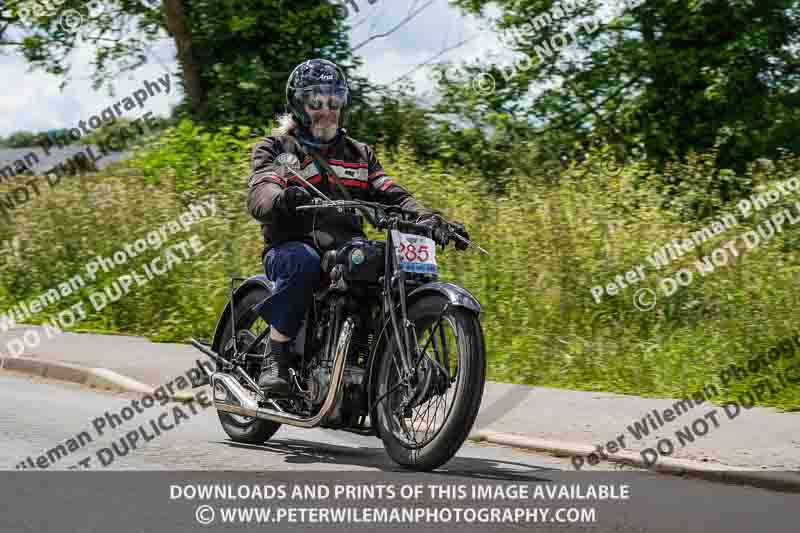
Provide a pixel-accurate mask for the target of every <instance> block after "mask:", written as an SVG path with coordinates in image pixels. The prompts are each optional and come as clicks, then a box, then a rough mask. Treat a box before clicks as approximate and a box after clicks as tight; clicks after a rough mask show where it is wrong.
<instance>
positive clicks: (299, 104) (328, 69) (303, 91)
mask: <svg viewBox="0 0 800 533" xmlns="http://www.w3.org/2000/svg"><path fill="white" fill-rule="evenodd" d="M314 94H316V95H319V94H324V95H336V96H338V97H339V99H340V101H341V105H342V107H341V113H340V116H339V127H340V128H341V126H342V124H343V123H344V110H345V108H346V107H347V106H349V105H350V104H351V102H352V98H351V96H350V88H349V86H348V85H347V78H345V75H344V71H342V69H341V68H340V67H339V66H338V65H336V63H333V62H331V61H328V60H325V59H311V60H309V61H306V62H304V63H301V64H299V65H297V67H295V69H294V70H293V71H292V73H291V74H290V75H289V80H288V81H287V82H286V108H287V111H288V112H289V113H291V115H292V116H293V117H294V118H295V120H297V122H298V124H300V125H301V126H302V128H303V129H306V130H307V129H308V128H310V127H311V117H309V116H308V113H306V111H305V105H304V103H303V102H304V98H306V97H308V96H309V95H314Z"/></svg>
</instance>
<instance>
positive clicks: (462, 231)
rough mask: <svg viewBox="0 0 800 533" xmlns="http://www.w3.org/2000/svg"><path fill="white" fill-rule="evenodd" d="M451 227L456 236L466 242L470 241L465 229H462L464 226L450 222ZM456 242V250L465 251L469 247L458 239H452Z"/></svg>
mask: <svg viewBox="0 0 800 533" xmlns="http://www.w3.org/2000/svg"><path fill="white" fill-rule="evenodd" d="M450 225H451V226H453V230H454V231H455V233H456V234H457V235H461V236H462V237H464V238H465V239H467V240H470V238H469V233H467V228H465V227H464V224H461V223H460V222H451V223H450ZM453 240H454V241H455V242H456V250H466V249H467V248H468V247H469V244H467V243H465V242H464V241H462V240H459V239H453Z"/></svg>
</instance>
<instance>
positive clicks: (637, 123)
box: [439, 0, 800, 170]
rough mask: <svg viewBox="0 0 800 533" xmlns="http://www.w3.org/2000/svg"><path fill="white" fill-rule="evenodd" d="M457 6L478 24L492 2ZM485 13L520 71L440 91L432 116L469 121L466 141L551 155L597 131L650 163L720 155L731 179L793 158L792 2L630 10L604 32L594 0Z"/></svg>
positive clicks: (667, 4)
mask: <svg viewBox="0 0 800 533" xmlns="http://www.w3.org/2000/svg"><path fill="white" fill-rule="evenodd" d="M453 3H454V4H456V5H458V6H460V7H462V8H463V9H464V10H466V11H469V12H472V13H481V12H482V11H483V10H484V9H485V8H486V6H488V5H489V4H490V3H492V2H490V1H489V0H453ZM493 3H496V4H497V5H499V7H500V8H501V13H502V14H501V16H500V18H499V19H498V23H497V26H498V29H499V30H500V31H501V32H503V34H504V35H506V36H508V37H510V38H509V39H508V41H507V45H508V47H509V48H510V49H512V50H513V51H514V52H516V54H517V55H516V58H517V59H516V60H517V62H516V63H515V64H514V66H513V67H512V68H505V69H504V68H502V67H501V66H500V65H499V64H497V63H496V62H491V61H490V62H481V63H476V64H471V65H464V66H463V69H462V70H463V75H462V76H461V77H460V78H458V79H456V80H455V82H454V83H453V80H450V79H448V80H446V83H444V82H443V83H442V91H443V93H444V99H443V101H442V104H441V105H440V107H439V111H440V112H442V113H451V114H455V115H456V116H459V117H461V118H462V119H463V118H464V117H467V118H468V122H467V123H468V125H469V126H470V127H471V128H472V129H470V128H466V129H465V131H466V132H467V134H468V133H469V131H475V129H477V130H479V131H487V130H489V131H499V132H500V133H502V134H508V133H509V132H511V133H515V134H519V133H520V132H521V133H522V138H525V137H528V138H531V137H532V138H534V139H535V140H536V141H537V142H538V143H539V144H543V145H551V146H559V145H571V144H573V143H574V142H575V141H576V140H578V139H581V138H584V137H586V136H587V135H588V134H589V133H592V134H599V135H601V136H602V137H603V138H606V139H608V140H609V141H611V143H612V145H613V146H615V147H616V148H617V149H618V150H619V153H620V155H623V154H629V153H630V152H631V151H632V150H633V149H634V148H636V147H640V148H642V149H643V150H644V152H645V153H646V155H647V157H648V158H650V159H652V160H654V161H656V162H658V163H659V165H661V164H663V163H664V162H665V161H668V160H670V159H674V158H684V157H685V156H686V155H687V154H688V153H690V152H691V151H705V150H707V149H709V148H711V147H713V146H714V145H715V144H718V145H719V156H718V161H717V162H718V164H719V165H720V166H723V167H731V168H736V169H737V170H742V169H743V167H744V165H745V164H746V163H747V162H749V161H753V160H754V159H756V158H758V157H762V156H767V157H771V156H775V155H776V153H777V151H778V150H779V149H780V148H781V147H786V148H789V149H791V150H794V151H800V106H798V105H797V104H798V103H800V93H798V90H797V87H798V82H800V31H798V30H800V2H798V0H773V1H770V2H753V1H750V0H643V1H642V0H639V1H636V2H635V3H634V2H631V1H629V2H627V4H628V6H621V5H620V4H617V5H616V6H615V7H614V12H615V16H613V18H611V19H610V20H608V21H606V22H602V21H600V20H599V19H598V18H597V17H598V13H600V11H599V8H600V7H601V3H600V2H597V1H592V0H589V1H586V2H578V1H577V0H569V1H564V2H560V3H557V2H553V1H552V0H493ZM487 74H488V75H490V76H491V77H492V79H493V80H494V83H495V84H496V87H495V89H494V91H493V92H491V93H489V92H487V93H486V94H480V91H478V94H476V91H475V90H474V88H473V87H471V86H470V81H471V80H474V79H475V78H476V77H478V76H486V75H487ZM541 85H544V86H545V88H541V89H539V88H537V86H541ZM547 85H550V86H549V87H547ZM526 130H529V131H531V135H526V134H525V131H526Z"/></svg>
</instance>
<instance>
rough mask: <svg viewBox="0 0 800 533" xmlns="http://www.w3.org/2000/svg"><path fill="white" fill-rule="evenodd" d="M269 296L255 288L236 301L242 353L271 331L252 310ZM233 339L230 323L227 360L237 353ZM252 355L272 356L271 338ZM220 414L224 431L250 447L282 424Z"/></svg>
mask: <svg viewBox="0 0 800 533" xmlns="http://www.w3.org/2000/svg"><path fill="white" fill-rule="evenodd" d="M267 296H269V293H268V292H267V291H266V290H264V289H262V288H253V289H251V290H250V291H248V292H247V293H246V294H245V295H244V296H243V297H236V298H235V305H234V309H233V314H234V317H235V318H236V332H237V336H236V342H237V346H236V347H237V348H238V350H239V352H240V353H241V351H242V350H244V348H245V347H246V344H249V341H252V340H255V338H256V337H257V336H258V335H259V334H260V333H261V332H262V331H264V330H265V329H267V328H269V324H267V323H266V322H265V321H264V319H263V318H261V317H260V316H259V315H258V314H257V313H256V312H254V311H252V307H253V306H254V305H256V304H258V303H260V302H262V301H264V299H265V298H267ZM232 338H233V335H232V333H231V324H230V322H229V323H228V324H227V326H226V328H225V331H224V333H223V335H222V338H221V340H220V344H219V349H220V352H221V355H222V356H223V357H225V358H226V359H230V358H231V356H232V354H233V342H232ZM251 353H258V354H262V355H265V356H266V354H268V353H269V335H267V337H266V338H265V339H264V341H263V342H262V343H261V344H260V345H259V346H257V347H256V348H254V349H252V350H251ZM259 368H260V365H259ZM251 377H253V376H251ZM256 378H257V376H256V377H254V378H253V379H254V380H255V379H256ZM217 415H218V416H219V421H220V423H221V424H222V429H223V430H225V433H227V434H228V436H229V437H230V438H231V440H234V441H236V442H243V443H248V444H261V443H263V442H265V441H267V440H269V439H270V438H271V437H272V436H273V435H274V434H275V432H276V431H278V429H279V428H280V427H281V425H282V424H281V423H280V422H274V421H272V420H261V419H258V418H253V417H251V416H244V415H237V414H234V413H228V412H225V411H217Z"/></svg>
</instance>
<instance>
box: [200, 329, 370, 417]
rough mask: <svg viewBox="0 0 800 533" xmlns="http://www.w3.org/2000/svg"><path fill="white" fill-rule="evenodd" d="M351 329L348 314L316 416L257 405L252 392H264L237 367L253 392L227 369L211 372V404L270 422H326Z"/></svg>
mask: <svg viewBox="0 0 800 533" xmlns="http://www.w3.org/2000/svg"><path fill="white" fill-rule="evenodd" d="M353 329H354V322H353V319H352V318H351V317H348V318H347V319H346V320H345V321H344V323H343V324H342V328H341V334H340V335H339V340H338V342H337V343H336V351H335V355H334V362H333V372H332V373H331V384H330V388H329V389H328V395H327V396H326V397H325V402H324V403H323V404H322V407H321V408H320V410H319V412H318V413H317V414H316V415H314V416H312V417H310V418H303V417H301V416H297V415H292V414H289V413H286V412H285V411H283V410H281V409H280V407H279V406H278V405H277V404H276V403H275V402H272V403H273V405H275V407H276V409H269V408H264V407H259V405H258V400H256V399H254V398H253V392H255V393H256V394H258V395H260V396H262V397H263V393H262V392H261V391H260V390H259V389H258V386H257V385H256V384H255V383H254V382H253V380H252V379H250V376H248V375H247V374H246V373H245V372H244V371H243V370H242V369H241V368H239V367H237V368H236V369H237V370H238V372H239V373H240V374H242V376H243V377H244V378H245V380H246V381H247V383H248V384H249V385H250V387H251V388H252V389H254V391H252V392H251V391H249V390H247V389H246V388H245V387H243V386H242V384H241V383H239V380H238V378H237V376H236V375H235V374H232V373H227V372H213V373H212V374H211V375H210V380H211V390H212V391H213V393H214V407H216V408H217V410H219V411H225V412H227V413H234V414H237V415H243V416H250V417H253V418H259V419H262V420H272V421H273V422H280V423H282V424H289V425H292V426H297V427H301V428H313V427H317V426H319V425H320V424H322V423H323V422H325V420H326V418H327V417H328V415H329V414H330V413H332V412H333V410H334V408H335V407H336V404H337V402H338V401H339V397H340V395H341V394H342V389H343V387H342V383H343V376H344V367H345V363H346V361H347V352H348V351H349V350H350V340H351V338H352V336H353ZM203 351H205V350H203ZM215 355H216V354H215ZM217 357H218V356H217ZM218 368H219V366H218ZM267 401H269V399H268V398H267Z"/></svg>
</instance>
